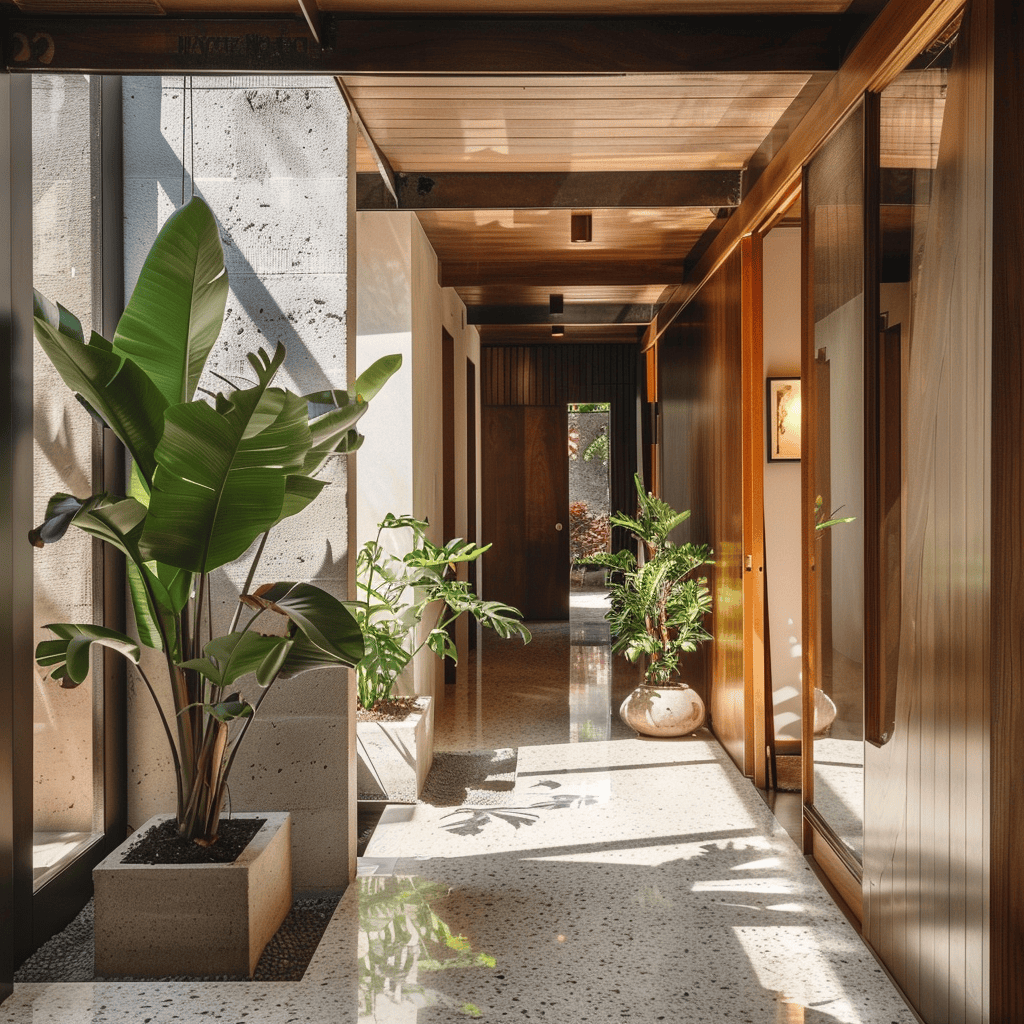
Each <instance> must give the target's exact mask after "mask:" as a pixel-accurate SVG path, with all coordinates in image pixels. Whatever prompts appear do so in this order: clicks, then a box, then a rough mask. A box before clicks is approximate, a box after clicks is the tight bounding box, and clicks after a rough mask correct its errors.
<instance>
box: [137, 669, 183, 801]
mask: <svg viewBox="0 0 1024 1024" xmlns="http://www.w3.org/2000/svg"><path fill="white" fill-rule="evenodd" d="M135 668H136V669H137V670H138V673H139V675H140V676H142V681H143V682H144V683H145V684H146V689H147V690H149V695H150V696H151V697H152V698H153V703H154V704H155V705H156V710H157V714H158V715H159V716H160V724H161V725H162V726H163V727H164V733H165V734H166V736H167V745H168V746H169V747H170V748H171V759H172V760H173V761H174V783H175V787H176V789H177V791H178V811H177V817H178V818H179V819H180V818H181V815H182V812H183V810H184V798H185V794H184V792H183V791H182V788H181V760H180V758H179V757H178V749H177V747H176V746H175V743H174V735H173V733H172V732H171V726H170V724H169V723H168V721H167V716H166V715H165V714H164V709H163V708H162V707H161V706H160V701H159V699H158V698H157V695H156V690H154V689H153V684H152V683H151V682H150V681H149V677H148V676H147V675H146V673H145V671H144V669H143V668H142V665H140V664H136V666H135Z"/></svg>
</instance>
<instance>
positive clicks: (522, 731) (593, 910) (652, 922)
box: [0, 599, 914, 1024]
mask: <svg viewBox="0 0 1024 1024" xmlns="http://www.w3.org/2000/svg"><path fill="white" fill-rule="evenodd" d="M587 600H589V599H584V602H586V601H587ZM578 610H579V611H581V612H582V615H581V616H579V617H578V618H577V619H576V620H574V622H573V624H572V625H571V627H569V628H566V626H565V625H564V624H546V625H545V624H541V625H539V626H538V627H537V628H536V630H535V640H534V642H533V643H532V644H530V645H529V646H528V647H526V648H523V647H522V646H521V645H520V644H519V643H518V642H505V641H500V640H495V639H494V638H493V637H487V636H485V637H484V638H483V641H482V647H481V649H480V651H479V654H480V657H479V659H475V658H474V659H471V664H469V665H467V668H469V669H470V671H469V673H468V678H464V679H463V680H462V681H460V683H459V684H458V685H457V686H456V687H454V688H453V689H450V690H449V692H448V693H446V694H445V698H444V699H443V701H442V702H441V706H440V707H439V708H438V713H437V725H436V738H437V748H438V750H440V751H466V750H474V751H476V750H488V749H491V750H504V749H507V748H514V750H515V751H516V761H517V765H516V775H515V783H514V787H511V788H506V789H504V790H502V791H500V792H496V793H495V795H494V799H492V800H487V801H481V802H480V803H479V805H476V806H462V807H452V806H433V805H431V804H427V803H420V804H417V805H413V806H397V805H396V806H392V807H390V808H388V810H387V811H386V812H385V814H384V816H383V818H382V819H381V822H380V824H379V825H378V827H377V830H376V832H375V833H374V836H373V838H372V840H371V841H370V844H369V847H368V848H367V851H366V856H365V857H364V858H362V859H361V861H360V877H359V879H358V881H357V884H356V885H353V886H351V887H350V888H349V890H348V891H347V892H346V894H345V896H344V898H343V899H342V902H341V904H340V905H339V907H338V911H337V913H336V914H335V917H334V919H333V921H332V923H331V925H330V927H329V928H328V931H327V934H326V935H325V938H324V941H323V942H322V943H321V946H320V949H319V950H318V952H317V954H316V956H315V958H314V960H313V963H312V964H311V965H310V968H309V970H308V971H307V972H306V975H305V977H304V979H303V980H302V981H301V982H296V983H264V984H245V983H223V984H204V985H199V984H181V983H178V984H172V983H167V984H146V985H142V984H133V983H102V984H100V983H97V984H90V985H84V984H83V985H26V986H19V987H18V988H17V989H16V990H15V995H14V996H13V997H12V998H11V999H10V1000H9V1001H8V1002H7V1003H5V1004H4V1005H3V1006H0V1020H4V1019H6V1020H12V1021H19V1022H20V1021H25V1022H28V1021H33V1022H37V1024H41V1022H44V1021H47V1022H49V1021H53V1022H60V1024H78V1022H82V1024H85V1022H91V1024H100V1022H102V1024H108V1022H110V1024H113V1022H126V1024H127V1022H129V1021H131V1022H141V1021H146V1022H149V1024H161V1022H165V1021H166V1022H170V1021H176V1022H179V1021H202V1020H220V1021H225V1022H228V1024H240V1022H243V1021H244V1022H246V1024H248V1022H250V1021H251V1022H269V1024H285V1022H289V1024H290V1022H306V1021H310V1022H321V1021H322V1022H324V1024H327V1022H330V1024H337V1022H349V1021H351V1022H353V1024H370V1022H378V1024H406V1022H407V1024H413V1022H416V1024H429V1022H444V1021H456V1020H461V1019H473V1018H478V1019H483V1020H493V1021H507V1022H511V1021H524V1020H531V1021H548V1022H553V1024H574V1022H577V1021H580V1022H594V1024H597V1022H606V1021H624V1020H628V1021H631V1022H636V1024H648V1022H656V1021H666V1022H669V1024H679V1022H689V1021H694V1022H697V1021H699V1022H716V1021H723V1022H731V1021H736V1022H752V1024H765V1022H770V1021H785V1022H809V1024H810V1022H813V1024H832V1022H850V1024H853V1022H860V1024H890V1022H893V1024H896V1022H898V1024H911V1022H912V1021H913V1020H914V1017H913V1015H912V1014H911V1013H910V1011H909V1010H908V1009H907V1008H906V1007H905V1005H904V1004H903V1002H902V1001H901V999H900V998H899V995H898V994H897V993H896V991H895V990H894V989H893V987H892V986H891V985H890V983H889V982H888V981H887V979H886V977H885V975H884V973H883V972H882V971H881V969H880V968H879V966H878V965H877V963H876V962H875V960H874V959H873V957H872V956H871V954H870V953H869V951H868V950H867V949H866V948H865V947H864V946H863V944H862V943H861V941H860V939H859V938H858V937H857V935H856V934H855V933H854V931H853V930H852V929H851V928H850V926H849V925H848V924H847V922H846V920H845V919H844V918H843V916H842V914H841V913H840V912H839V910H838V909H837V908H836V907H835V905H834V904H833V903H832V901H831V900H830V899H829V897H828V896H827V894H826V893H825V892H824V890H823V889H822V888H821V886H820V885H819V883H818V881H817V880H816V878H815V876H814V875H813V873H812V872H811V871H810V870H809V868H808V866H807V864H806V862H805V861H804V859H803V858H802V857H801V855H800V853H799V851H798V850H797V848H796V846H794V844H793V842H792V840H791V839H790V837H789V835H788V834H787V833H786V831H785V829H784V828H783V827H782V826H781V825H780V824H779V822H778V821H777V820H776V819H775V818H774V816H773V815H772V814H771V813H770V811H769V810H768V808H767V807H766V806H765V804H764V802H763V801H762V800H761V799H760V798H759V797H758V795H757V794H756V792H755V791H754V790H753V788H752V787H751V786H750V784H749V783H748V782H747V781H746V780H745V779H743V778H742V777H741V776H740V775H739V773H738V772H737V771H736V770H735V768H734V767H733V765H732V763H731V762H730V761H729V759H728V757H727V756H726V755H725V754H724V752H723V750H722V749H721V747H720V746H719V745H718V744H717V743H716V742H715V741H714V740H713V739H712V737H711V736H710V734H708V733H707V732H706V731H702V732H700V733H698V734H697V735H695V736H689V737H684V738H682V739H679V740H662V741H656V740H643V739H638V738H636V737H635V736H633V734H632V733H630V732H628V731H627V730H625V729H624V727H623V726H622V725H621V724H620V723H619V722H618V719H617V717H616V715H615V713H614V708H615V707H616V706H617V702H618V701H619V700H620V699H621V697H622V696H623V695H624V693H625V692H627V691H628V689H629V688H630V687H631V685H632V681H633V673H632V671H631V670H630V669H629V667H628V666H625V665H623V664H621V663H620V662H621V659H613V658H611V656H610V654H609V652H608V649H607V635H606V633H604V627H603V624H602V623H601V622H600V615H599V611H600V608H599V607H592V608H586V607H581V608H579V609H578ZM477 661H479V663H477Z"/></svg>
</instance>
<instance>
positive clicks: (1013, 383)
mask: <svg viewBox="0 0 1024 1024" xmlns="http://www.w3.org/2000/svg"><path fill="white" fill-rule="evenodd" d="M994 6H995V26H994V31H993V36H994V39H995V47H994V54H993V62H994V65H995V75H994V78H995V82H996V97H995V108H994V118H993V120H994V127H993V138H992V148H991V150H990V154H991V155H990V160H989V164H988V166H989V167H993V168H997V169H999V170H997V171H996V173H994V174H993V181H992V188H993V196H992V210H993V211H995V213H994V215H993V217H992V252H993V254H995V255H994V258H993V260H992V276H993V283H992V296H993V297H992V319H991V323H992V379H991V382H989V384H990V390H991V395H992V432H991V450H992V555H991V567H992V595H993V600H992V605H991V608H992V620H993V621H992V637H993V645H992V647H993V649H992V680H991V685H992V736H991V757H992V784H991V785H992V808H991V813H990V814H989V821H990V822H991V827H992V840H991V841H992V867H991V870H992V884H991V913H992V920H991V926H990V933H991V972H992V981H991V1005H990V1019H991V1020H992V1021H1019V1020H1024V971H1022V970H1021V966H1022V960H1024V853H1022V851H1024V799H1022V796H1021V774H1022V772H1021V764H1022V763H1024V699H1022V693H1021V685H1022V675H1024V673H1022V668H1021V666H1022V664H1024V630H1022V628H1021V626H1022V623H1024V594H1022V591H1021V580H1022V579H1024V567H1022V565H1021V560H1022V557H1024V522H1022V519H1021V515H1020V509H1021V501H1022V499H1024V465H1022V461H1021V446H1020V439H1021V437H1022V436H1024V302H1022V295H1024V287H1022V281H1021V278H1022V275H1024V252H1022V246H1021V239H1022V238H1024V202H1022V198H1021V197H1022V189H1021V177H1022V168H1024V68H1022V67H1021V54H1022V53H1024V20H1022V19H1021V17H1020V8H1019V5H1017V4H1009V3H1002V2H1000V3H996V4H995V5H994ZM1007 161H1012V162H1010V163H1007ZM1004 167H1006V168H1011V169H1012V173H1008V174H1004V173H1002V170H1001V169H1002V168H1004ZM979 397H984V396H983V395H982V396H979ZM975 717H976V713H975V712H972V722H973V719H974V718H975ZM979 739H980V736H979V735H978V734H977V733H972V734H971V735H970V737H969V744H970V747H971V748H975V747H976V746H977V744H978V740H979ZM968 796H970V794H968ZM981 881H982V879H981V878H979V877H978V872H977V871H976V870H975V871H974V872H972V873H971V875H969V876H968V883H969V884H970V883H971V882H974V883H975V884H980V882H981ZM972 923H974V922H972ZM977 923H979V924H980V923H981V922H977Z"/></svg>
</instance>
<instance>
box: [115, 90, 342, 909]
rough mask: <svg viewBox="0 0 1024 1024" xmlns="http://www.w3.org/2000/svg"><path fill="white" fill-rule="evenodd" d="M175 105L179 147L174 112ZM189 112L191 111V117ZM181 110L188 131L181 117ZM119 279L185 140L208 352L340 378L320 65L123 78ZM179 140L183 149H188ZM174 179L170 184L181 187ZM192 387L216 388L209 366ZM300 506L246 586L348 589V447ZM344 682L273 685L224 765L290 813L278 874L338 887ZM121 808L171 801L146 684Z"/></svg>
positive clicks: (237, 786) (315, 380)
mask: <svg viewBox="0 0 1024 1024" xmlns="http://www.w3.org/2000/svg"><path fill="white" fill-rule="evenodd" d="M183 112H184V117H185V121H186V125H185V138H184V147H183V138H182V117H183ZM193 119H194V121H193ZM193 123H194V125H195V131H194V135H193V132H192V130H191V128H192V124H193ZM124 127H125V280H126V288H127V289H130V288H132V287H133V286H134V283H135V280H136V278H137V276H138V272H139V268H140V266H141V263H142V260H143V259H144V258H145V254H146V252H147V251H148V249H149V246H150V245H151V243H152V240H153V239H154V238H155V236H156V233H157V231H158V230H159V227H160V225H161V224H162V223H163V221H164V220H165V219H166V217H167V216H168V215H169V214H170V213H171V211H172V210H173V209H174V208H175V207H176V206H177V205H179V204H180V202H181V189H182V165H181V154H182V152H183V151H184V153H185V160H186V164H187V165H188V168H189V171H190V172H191V171H192V169H193V167H194V173H195V190H196V193H197V194H200V195H202V196H203V197H204V198H205V199H206V201H207V202H208V203H209V204H210V206H211V208H212V209H213V211H214V214H215V215H216V216H217V219H218V221H219V223H220V225H221V237H222V240H223V242H224V246H225V256H226V263H227V269H228V274H229V277H230V281H231V290H230V293H229V296H228V302H227V312H226V317H225V324H224V329H223V331H222V332H221V336H220V339H219V340H218V342H217V345H216V346H215V348H214V351H213V353H212V354H211V357H210V360H209V363H208V367H209V369H210V370H215V371H217V372H219V373H221V374H224V375H225V376H229V377H230V376H240V377H245V378H249V377H251V369H250V368H249V366H248V364H247V363H246V362H245V358H244V357H245V353H246V352H248V351H253V350H255V348H257V347H258V346H260V345H263V346H269V347H273V346H274V345H275V344H277V343H278V342H280V343H283V344H284V345H285V346H286V348H287V350H288V356H287V360H286V362H285V365H284V367H283V370H282V372H281V373H280V374H279V376H278V378H277V381H278V382H279V383H280V384H282V385H284V386H287V387H291V388H293V389H294V390H296V391H299V392H300V393H307V392H311V391H315V390H320V389H323V388H328V387H335V388H337V387H344V386H346V384H347V381H348V379H349V372H350V371H349V358H350V355H351V352H350V345H349V333H350V331H352V330H354V323H353V318H352V317H351V316H350V310H351V309H352V308H353V305H354V287H355V283H354V279H353V275H352V274H351V273H350V264H349V260H350V254H351V256H352V257H353V258H354V246H352V245H351V242H352V234H353V232H354V224H355V217H354V196H353V195H352V193H351V192H350V190H349V189H348V182H349V181H350V180H354V151H355V150H354V147H355V138H354V133H352V132H350V131H349V120H348V115H347V112H346V109H345V106H344V102H343V100H342V98H341V95H340V94H339V92H338V89H337V86H336V84H335V83H334V82H333V81H332V80H331V79H319V78H308V79H295V78H282V79H278V80H274V79H266V78H248V77H239V78H196V79H195V80H194V82H193V90H192V93H191V95H189V94H187V93H185V92H184V91H183V89H182V81H181V79H171V78H167V79H163V80H161V79H159V78H126V79H125V81H124ZM193 154H194V156H193ZM191 185H192V182H191V178H189V179H188V180H187V181H186V185H185V188H186V198H187V196H188V194H189V193H190V192H191ZM200 386H201V387H202V386H206V387H210V388H211V389H214V390H216V389H218V388H220V387H222V386H223V385H221V384H219V382H217V381H216V379H215V378H213V377H209V376H208V377H207V378H206V379H204V380H203V381H202V382H201V384H200ZM327 473H328V475H329V477H330V478H331V479H332V481H333V482H332V486H330V487H328V488H327V489H326V490H325V491H324V492H323V494H322V495H321V497H320V498H319V499H318V500H317V501H316V502H314V503H313V505H311V506H310V508H309V509H307V511H306V512H305V513H303V514H302V515H300V516H297V517H294V518H292V519H289V520H286V521H285V522H284V523H283V524H281V526H279V527H278V528H277V529H276V530H275V532H274V533H273V534H272V535H271V540H270V543H269V544H268V547H267V552H266V553H265V554H264V557H263V560H262V563H261V566H260V569H259V572H258V574H257V577H256V584H257V585H258V584H259V583H261V582H270V581H273V580H277V579H290V580H306V581H311V582H314V583H316V584H317V585H318V586H321V587H323V588H324V589H326V590H328V591H330V592H331V593H333V594H335V596H337V597H339V598H346V597H348V596H349V594H348V567H347V561H348V544H349V537H348V533H349V521H348V505H347V493H346V490H347V489H346V475H347V474H346V463H345V460H344V459H342V458H337V459H335V460H333V461H332V464H331V465H330V466H329V468H328V470H327ZM249 559H250V555H249V554H247V555H245V556H243V557H242V558H240V559H239V560H238V561H237V562H235V563H234V564H232V565H230V566H227V567H225V568H224V569H223V570H221V571H218V572H217V573H216V574H215V578H214V580H213V589H214V593H215V594H216V596H217V600H218V607H217V614H216V621H215V627H217V628H220V629H223V628H226V626H227V617H228V615H229V614H230V612H231V611H232V610H233V608H234V604H235V597H236V595H237V593H238V592H239V590H240V589H241V586H242V584H243V582H244V579H245V575H246V573H247V571H248V568H249V564H250V562H249ZM354 701H355V693H354V685H353V682H352V680H351V678H350V673H349V672H347V671H345V670H332V671H319V672H311V673H307V674H305V675H303V676H300V677H299V678H298V679H296V680H291V681H285V682H281V683H278V684H277V685H276V687H275V690H274V691H273V692H272V693H271V694H270V695H269V696H268V698H267V700H266V702H265V703H264V705H263V708H262V709H261V711H260V715H259V717H258V718H257V720H256V721H255V722H254V723H253V726H252V728H251V729H250V731H249V735H248V736H247V737H246V743H245V746H244V747H243V748H242V752H241V753H240V754H239V756H238V759H237V760H236V762H235V767H234V770H233V772H232V778H231V803H232V808H233V809H235V810H259V811H290V812H291V813H292V815H293V851H294V880H295V885H296V886H297V887H298V888H300V889H327V888H337V887H340V886H343V885H345V884H347V882H348V881H350V880H351V878H352V877H354V869H355V858H354V851H355V762H354V752H355V740H354V728H355V725H354ZM129 715H130V719H129V720H130V734H129V764H130V766H131V767H130V780H129V818H130V822H131V823H132V824H133V825H138V824H140V823H141V822H142V821H143V820H144V819H146V818H147V817H149V816H150V815H151V814H153V813H156V812H157V811H162V810H168V809H172V807H173V787H172V779H171V777H170V774H169V771H168V764H167V761H168V758H167V756H166V752H165V744H164V740H163V737H162V734H161V732H160V727H159V723H158V721H157V718H156V715H155V713H154V712H153V711H152V709H151V706H150V702H149V698H148V695H147V694H146V693H145V691H144V689H143V688H142V687H139V686H134V685H133V686H132V688H131V694H130V704H129Z"/></svg>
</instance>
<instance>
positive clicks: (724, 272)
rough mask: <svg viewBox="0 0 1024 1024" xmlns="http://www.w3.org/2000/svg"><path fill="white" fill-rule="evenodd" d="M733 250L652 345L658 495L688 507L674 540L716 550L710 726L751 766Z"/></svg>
mask: <svg viewBox="0 0 1024 1024" xmlns="http://www.w3.org/2000/svg"><path fill="white" fill-rule="evenodd" d="M740 295H741V278H740V252H739V250H738V249H737V250H736V251H735V252H734V253H733V255H732V256H730V257H729V259H728V260H727V261H726V263H725V264H724V265H723V267H722V268H721V269H720V270H719V271H718V272H717V273H716V274H715V276H714V277H713V278H712V279H711V281H709V282H708V284H707V285H706V286H705V287H704V289H703V290H702V291H701V292H700V294H698V295H697V297H696V298H695V299H694V301H693V302H692V303H691V304H690V306H689V307H687V309H686V310H685V311H684V313H683V315H682V316H681V318H680V320H679V321H678V322H677V323H676V324H675V325H673V326H672V327H671V328H670V329H669V331H668V332H667V333H666V334H665V335H664V336H663V337H662V339H661V341H660V342H659V345H658V353H659V362H658V389H659V390H658V394H659V400H660V402H659V404H660V407H661V412H662V429H663V434H662V444H661V497H662V498H664V500H665V501H667V502H668V503H669V504H670V505H672V506H673V507H675V508H678V509H686V508H688V509H690V510H691V511H692V513H693V515H692V516H691V518H690V519H689V520H688V521H687V523H686V524H684V526H683V527H682V528H681V531H682V530H685V531H686V535H685V536H684V537H680V538H679V539H680V540H694V541H697V542H703V543H708V544H710V545H711V546H712V548H713V549H714V558H715V565H714V568H713V570H712V572H711V574H710V583H711V589H712V595H713V602H714V604H713V611H712V619H711V623H710V624H709V625H710V631H711V632H712V633H713V634H714V638H715V639H714V640H713V641H712V642H710V643H707V644H704V645H703V647H701V649H700V654H699V657H700V658H701V662H702V670H703V676H704V680H705V687H706V690H705V696H706V698H707V704H708V709H709V711H710V713H711V728H712V730H713V731H714V733H715V735H716V736H717V737H718V739H719V740H720V741H721V743H722V745H723V746H724V747H725V749H726V750H727V751H728V752H729V755H730V757H732V759H733V760H734V761H735V762H736V764H737V765H738V766H739V768H740V770H741V771H744V772H745V773H748V774H749V773H750V772H751V771H752V763H751V760H752V749H748V747H751V746H752V745H751V743H750V740H752V735H748V731H747V730H746V728H745V725H746V704H747V701H746V695H745V682H744V672H743V569H742V565H743V412H742V361H741V355H740V353H741V343H742V322H741V316H740Z"/></svg>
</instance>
